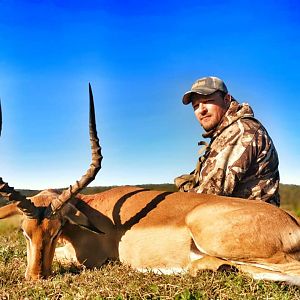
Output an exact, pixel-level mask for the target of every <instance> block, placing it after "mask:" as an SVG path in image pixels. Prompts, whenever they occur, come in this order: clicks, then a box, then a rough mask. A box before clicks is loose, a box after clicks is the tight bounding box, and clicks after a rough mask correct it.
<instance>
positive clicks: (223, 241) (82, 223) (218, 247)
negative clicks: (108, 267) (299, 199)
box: [0, 87, 300, 285]
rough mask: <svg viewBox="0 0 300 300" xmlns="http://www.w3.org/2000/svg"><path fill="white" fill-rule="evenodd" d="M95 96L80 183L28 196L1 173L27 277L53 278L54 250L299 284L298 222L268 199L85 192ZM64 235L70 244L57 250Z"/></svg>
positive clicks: (95, 261) (0, 188)
mask: <svg viewBox="0 0 300 300" xmlns="http://www.w3.org/2000/svg"><path fill="white" fill-rule="evenodd" d="M89 95H90V123H89V127H90V140H91V150H92V163H91V165H90V167H89V169H88V171H87V172H86V174H85V175H84V176H83V177H82V178H81V179H80V180H79V181H77V182H76V183H75V184H74V185H72V186H70V187H69V188H68V189H66V190H64V191H63V192H62V193H60V194H59V193H56V192H55V191H51V190H46V191H43V192H41V193H39V194H38V195H36V196H34V197H31V198H30V197H29V198H26V197H25V196H24V195H22V194H21V193H19V192H18V191H16V190H15V189H14V188H12V187H10V186H9V185H8V184H7V183H5V182H4V181H3V180H2V178H1V179H0V194H1V195H2V196H3V197H6V198H7V199H8V200H9V201H11V203H10V204H8V205H6V206H4V207H2V208H0V218H6V217H8V216H11V215H14V214H17V213H20V214H23V215H24V220H23V223H22V230H23V233H24V236H25V238H26V241H27V261H28V263H27V269H26V273H25V277H26V278H27V279H33V280H35V279H39V278H43V277H47V276H49V275H50V274H51V264H52V261H53V257H54V252H55V253H56V254H55V255H56V257H57V259H62V260H66V259H67V260H70V261H72V260H74V261H77V262H79V263H81V264H84V265H85V266H87V267H98V266H101V265H102V264H104V263H105V262H106V261H107V260H108V259H116V260H120V261H121V262H123V263H124V264H128V265H130V266H132V267H133V268H135V269H138V270H153V271H158V272H162V273H175V272H190V274H192V275H195V274H196V273H197V271H198V270H201V269H210V270H218V269H219V268H221V267H222V266H223V265H230V266H234V267H235V268H237V269H239V270H241V271H243V272H247V273H249V274H250V275H251V276H252V277H253V278H257V279H268V280H279V281H286V282H289V283H292V284H296V285H300V226H299V221H298V220H297V219H296V218H295V217H293V216H291V215H290V214H288V213H287V212H285V211H284V210H282V209H280V208H277V207H275V206H272V205H270V204H268V203H265V202H262V201H247V200H244V199H237V198H230V197H222V196H215V195H205V194H197V193H181V192H175V193H170V192H161V191H152V190H147V189H142V188H138V187H131V186H123V187H117V188H113V189H111V190H108V191H105V192H102V193H98V194H95V195H82V194H79V192H80V191H81V190H82V189H83V188H84V187H86V186H87V185H88V184H89V183H90V182H91V181H92V180H93V179H94V178H95V176H96V174H97V172H98V171H99V170H100V167H101V160H102V155H101V148H100V145H99V140H98V137H97V131H96V123H95V114H94V102H93V95H92V90H91V87H89ZM59 237H60V238H63V239H64V240H65V241H66V245H65V246H63V247H58V248H57V249H56V251H55V247H56V244H57V240H58V238H59Z"/></svg>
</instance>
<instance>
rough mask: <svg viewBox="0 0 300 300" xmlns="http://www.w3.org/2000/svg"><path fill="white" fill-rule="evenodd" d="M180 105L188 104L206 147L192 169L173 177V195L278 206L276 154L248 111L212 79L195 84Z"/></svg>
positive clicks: (249, 110) (208, 78) (262, 130)
mask: <svg viewBox="0 0 300 300" xmlns="http://www.w3.org/2000/svg"><path fill="white" fill-rule="evenodd" d="M182 102H183V104H185V105H187V104H189V103H191V104H192V106H193V108H194V113H195V116H196V118H197V120H198V121H199V123H200V124H201V126H202V127H203V129H204V130H205V133H204V134H203V137H205V138H210V143H209V144H208V145H206V146H205V153H204V154H203V155H202V156H201V157H200V158H199V160H198V163H197V166H196V169H195V170H194V171H193V172H192V173H190V174H189V175H182V176H180V177H177V178H175V184H176V185H177V187H178V188H179V190H180V191H194V192H197V193H206V194H216V195H223V196H231V197H240V198H245V199H260V200H263V201H266V202H269V203H271V204H274V205H277V206H279V205H280V197H279V193H278V188H279V172H278V156H277V152H276V149H275V147H274V145H273V142H272V140H271V138H270V136H269V135H268V133H267V131H266V129H265V128H264V127H263V126H262V124H261V123H260V122H259V121H258V120H256V119H255V118H254V115H253V111H252V109H251V107H250V106H249V105H248V104H247V103H242V104H239V103H238V102H237V101H236V100H235V99H234V98H233V97H232V96H231V95H230V94H229V93H228V91H227V87H226V85H225V83H224V82H223V81H222V80H221V79H219V78H217V77H204V78H201V79H199V80H197V81H196V82H195V83H194V84H193V85H192V88H191V90H190V91H188V92H186V93H185V94H184V96H183V99H182ZM200 144H201V145H204V142H200ZM206 144H207V143H206Z"/></svg>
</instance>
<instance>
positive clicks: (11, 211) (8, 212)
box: [0, 203, 23, 219]
mask: <svg viewBox="0 0 300 300" xmlns="http://www.w3.org/2000/svg"><path fill="white" fill-rule="evenodd" d="M22 214H23V213H22V211H21V210H20V209H19V208H18V206H17V203H11V204H7V205H5V206H2V207H0V219H5V218H8V217H11V216H14V215H22Z"/></svg>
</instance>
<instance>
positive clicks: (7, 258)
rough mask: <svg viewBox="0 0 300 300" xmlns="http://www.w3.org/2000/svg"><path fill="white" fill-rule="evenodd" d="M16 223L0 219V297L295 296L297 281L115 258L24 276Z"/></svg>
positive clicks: (23, 254) (22, 245)
mask: <svg viewBox="0 0 300 300" xmlns="http://www.w3.org/2000/svg"><path fill="white" fill-rule="evenodd" d="M18 223H19V219H18V218H14V219H8V220H2V221H0V232H1V235H0V299H178V300H179V299H182V300H184V299H220V300H221V299H222V300H223V299H224V300H225V299H253V300H254V299H278V300H288V299H291V300H292V299H293V300H294V299H300V289H299V288H298V287H294V286H288V285H286V284H283V283H275V282H267V281H254V280H253V279H251V278H249V277H247V276H245V275H243V274H232V273H221V272H211V271H202V272H200V273H199V275H198V276H197V277H195V278H193V277H191V276H189V275H172V276H167V275H156V274H153V273H151V272H149V273H139V272H136V271H134V270H132V269H131V268H130V267H128V266H124V265H122V264H120V263H119V262H109V263H107V264H106V265H105V266H103V267H102V268H100V269H95V270H87V269H85V268H78V267H76V266H74V265H61V264H58V263H57V262H54V268H53V271H54V272H53V273H54V274H53V276H52V277H50V278H49V279H47V280H40V281H37V282H30V281H26V280H25V279H24V272H25V268H26V249H25V240H24V237H23V235H22V233H21V231H20V230H19V229H18Z"/></svg>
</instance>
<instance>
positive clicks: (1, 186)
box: [0, 102, 38, 217]
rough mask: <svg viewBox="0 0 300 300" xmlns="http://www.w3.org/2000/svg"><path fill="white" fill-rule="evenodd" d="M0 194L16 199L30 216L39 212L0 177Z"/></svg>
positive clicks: (12, 199) (0, 122)
mask: <svg viewBox="0 0 300 300" xmlns="http://www.w3.org/2000/svg"><path fill="white" fill-rule="evenodd" d="M1 129H2V109H1V102H0V135H1ZM0 195H1V196H2V197H4V198H6V199H7V200H9V201H16V202H18V203H17V206H18V208H19V209H20V210H21V211H22V212H23V213H24V214H25V215H27V216H29V217H36V216H37V214H38V210H37V208H36V207H35V206H34V204H33V203H32V202H31V201H30V200H29V199H27V198H26V197H25V196H24V195H22V194H21V193H19V192H17V191H16V190H15V189H14V188H13V187H10V186H9V185H8V184H7V183H6V182H4V181H3V180H2V178H1V177H0Z"/></svg>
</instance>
